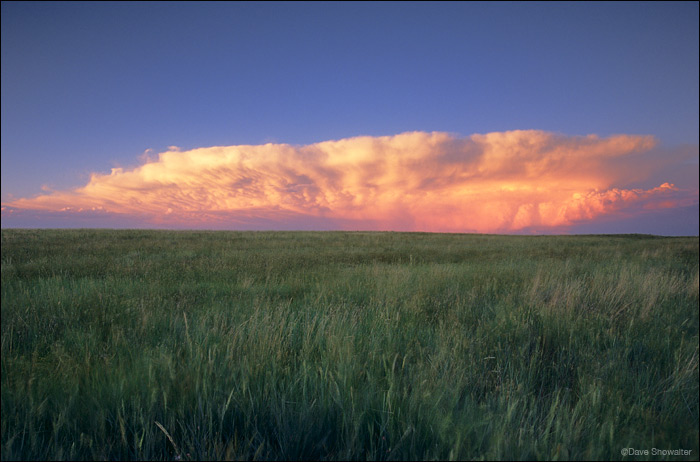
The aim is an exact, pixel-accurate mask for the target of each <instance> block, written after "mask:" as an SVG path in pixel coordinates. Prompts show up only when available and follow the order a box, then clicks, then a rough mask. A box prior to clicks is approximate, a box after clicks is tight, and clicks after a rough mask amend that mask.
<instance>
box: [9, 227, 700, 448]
mask: <svg viewBox="0 0 700 462" xmlns="http://www.w3.org/2000/svg"><path fill="white" fill-rule="evenodd" d="M698 255H699V252H698V238H697V237H692V238H659V237H654V236H642V235H628V236H548V237H544V236H529V237H524V236H488V235H456V234H420V233H360V232H357V233H345V232H175V231H108V230H8V229H5V230H2V384H1V385H2V420H1V426H2V440H1V442H2V449H1V455H2V459H3V460H36V459H63V460H65V459H82V460H93V459H119V460H125V459H127V460H134V459H153V460H168V459H169V460H172V459H182V460H189V459H292V460H293V459H328V460H338V459H360V460H363V459H373V460H397V459H398V460H405V459H412V460H415V459H419V460H424V459H547V460H554V459H597V460H610V459H612V460H617V459H626V460H634V459H635V458H634V457H626V458H624V457H623V456H622V455H621V450H622V449H623V448H629V447H632V448H635V449H639V450H645V449H646V450H649V451H651V450H652V449H653V448H658V449H685V450H690V451H692V452H691V453H690V456H687V457H678V456H674V455H668V454H667V455H660V456H653V457H652V456H647V457H645V458H647V459H648V458H650V457H651V458H653V459H654V460H662V459H668V460H687V459H691V460H697V459H698V430H699V428H698Z"/></svg>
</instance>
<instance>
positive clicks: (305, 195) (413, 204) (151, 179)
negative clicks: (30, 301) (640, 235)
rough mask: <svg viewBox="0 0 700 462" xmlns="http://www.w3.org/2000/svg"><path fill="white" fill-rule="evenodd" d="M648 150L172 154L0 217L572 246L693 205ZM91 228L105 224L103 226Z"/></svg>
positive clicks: (571, 140) (637, 142) (566, 147)
mask: <svg viewBox="0 0 700 462" xmlns="http://www.w3.org/2000/svg"><path fill="white" fill-rule="evenodd" d="M655 145H656V142H655V140H654V138H653V137H649V136H631V135H616V136H611V137H608V138H600V137H598V136H595V135H589V136H566V135H561V134H554V133H549V132H543V131H534V130H528V131H508V132H496V133H488V134H477V135H472V136H469V137H459V136H455V135H451V134H448V133H441V132H433V133H425V132H409V133H402V134H399V135H395V136H382V137H369V136H361V137H355V138H348V139H341V140H337V141H325V142H321V143H316V144H311V145H306V146H292V145H287V144H265V145H258V146H250V145H240V146H221V147H208V148H199V149H193V150H190V151H178V150H177V149H175V148H173V149H171V150H169V151H167V152H163V153H161V154H159V155H158V158H157V159H153V160H148V161H145V162H144V163H143V164H142V165H140V166H138V167H136V168H132V169H122V168H115V169H112V171H111V173H109V174H97V173H95V174H93V175H92V177H91V179H90V181H89V183H88V184H87V185H85V186H84V187H81V188H77V189H74V190H69V191H56V192H52V193H49V194H45V195H41V196H38V197H34V198H25V199H17V200H13V201H9V202H7V203H4V204H3V216H4V217H9V216H11V215H13V214H18V213H27V212H28V211H34V212H35V213H39V214H41V213H49V214H61V215H62V216H63V215H65V216H75V217H81V216H82V217H83V218H84V217H88V216H90V217H92V216H95V217H111V218H113V219H119V217H121V218H123V219H124V220H127V221H128V222H129V223H133V224H134V225H135V227H136V226H141V227H173V228H175V227H179V228H182V227H187V228H210V229H211V228H217V229H309V228H312V229H371V230H401V231H440V232H503V233H512V232H566V230H567V229H568V228H569V227H571V226H573V225H575V224H577V223H581V222H590V221H594V220H596V219H599V218H601V217H606V216H607V217H610V216H614V215H621V216H631V215H636V214H643V213H649V211H651V210H656V209H661V208H674V207H683V206H689V205H694V204H697V203H698V191H697V189H694V190H688V189H680V188H678V187H676V186H674V185H673V184H671V183H670V182H667V181H662V182H659V183H657V184H656V185H655V186H654V187H651V188H647V189H644V188H629V189H627V185H630V184H634V183H635V182H637V183H638V182H640V181H644V180H648V179H649V178H650V177H651V175H652V173H653V171H657V170H658V168H659V162H663V161H662V160H661V161H660V160H659V159H653V161H652V160H650V158H649V155H648V154H649V152H651V151H652V150H653V149H654V148H655ZM96 219H97V218H96Z"/></svg>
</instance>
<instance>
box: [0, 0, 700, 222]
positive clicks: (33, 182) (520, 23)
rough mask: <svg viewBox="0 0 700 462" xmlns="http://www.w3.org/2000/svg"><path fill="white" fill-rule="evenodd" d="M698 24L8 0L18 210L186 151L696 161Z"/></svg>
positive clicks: (636, 12) (605, 5) (611, 8)
mask: <svg viewBox="0 0 700 462" xmlns="http://www.w3.org/2000/svg"><path fill="white" fill-rule="evenodd" d="M698 16H699V15H698V3H697V2H681V3H674V2H622V3H614V2H613V3H609V2H602V3H596V2H581V3H549V2H546V3H508V2H494V3H473V2H466V3H456V2H446V3H438V2H430V3H414V2H411V3H401V2H388V3H370V2H360V3H320V2H312V3H268V2H264V3H254V2H252V3H239V2H232V3H228V2H226V3H219V2H213V3H205V2H196V3H186V2H173V3H168V2H158V3H132V2H124V3H118V2H117V3H109V2H99V3H84V2H78V3H63V2H49V3H42V2H27V3H24V2H2V100H1V101H2V141H1V143H2V170H1V171H2V200H3V202H5V201H7V200H11V199H15V198H26V197H33V196H36V195H39V194H42V193H44V191H42V187H45V188H48V189H50V190H61V189H66V188H75V187H79V186H83V185H85V184H86V183H87V182H88V181H89V179H90V175H91V173H93V172H98V173H105V174H106V173H109V172H110V169H111V168H113V167H124V168H131V167H134V166H136V165H139V164H140V163H141V162H142V161H143V159H142V158H140V156H141V154H142V153H144V152H145V151H146V150H152V151H150V152H153V153H158V152H163V151H166V150H168V146H178V147H179V148H180V149H181V150H190V149H195V148H200V147H208V146H232V145H246V144H253V145H257V144H264V143H288V144H292V145H308V144H313V143H317V142H322V141H326V140H340V139H344V138H350V137H356V136H361V135H368V136H390V135H396V134H399V133H403V132H411V131H421V132H433V131H439V132H447V133H451V134H455V135H457V136H470V135H472V134H479V133H481V134H483V133H489V132H505V131H510V130H543V131H546V132H552V133H558V134H566V135H570V136H577V135H588V134H596V135H598V136H600V137H606V136H609V135H613V134H628V135H652V136H653V137H655V139H656V140H657V143H658V146H659V147H662V148H664V149H675V148H677V147H678V146H681V145H691V146H695V150H696V151H697V145H698V142H699V141H698V125H699V121H698V113H699V109H698V101H699V95H698V87H699V83H698V82H699V77H698V61H699V59H698V56H699V51H698V43H699V38H698ZM695 162H696V163H695V164H692V161H691V163H690V165H697V160H695ZM689 181H690V180H689ZM696 233H697V230H696Z"/></svg>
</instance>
